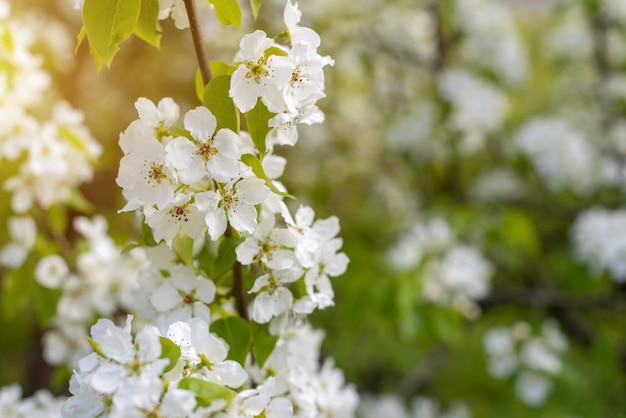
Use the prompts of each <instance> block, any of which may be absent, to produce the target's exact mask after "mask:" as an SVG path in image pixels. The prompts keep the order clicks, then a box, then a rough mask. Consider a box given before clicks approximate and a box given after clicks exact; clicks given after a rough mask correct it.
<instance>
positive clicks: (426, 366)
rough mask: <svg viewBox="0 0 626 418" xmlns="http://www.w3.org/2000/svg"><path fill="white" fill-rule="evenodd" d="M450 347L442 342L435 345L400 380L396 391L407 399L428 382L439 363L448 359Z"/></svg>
mask: <svg viewBox="0 0 626 418" xmlns="http://www.w3.org/2000/svg"><path fill="white" fill-rule="evenodd" d="M449 355H450V347H448V346H447V345H445V344H443V343H439V344H438V345H437V346H435V347H434V348H433V349H432V350H431V351H430V352H429V353H428V355H427V356H426V359H424V361H422V362H421V363H420V364H419V365H418V366H417V367H416V368H415V369H413V370H412V371H411V372H409V374H408V375H407V376H406V377H405V378H404V379H403V380H402V382H400V385H399V387H398V393H399V394H400V396H402V397H404V398H406V399H409V398H410V397H412V396H413V395H415V394H416V393H417V392H419V391H420V389H421V388H423V387H424V385H425V384H426V383H428V382H429V381H430V380H431V379H432V378H433V376H434V375H435V374H436V373H437V371H438V370H439V368H440V367H441V365H443V363H444V362H445V361H446V360H447V359H448V356H449Z"/></svg>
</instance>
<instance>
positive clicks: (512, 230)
mask: <svg viewBox="0 0 626 418" xmlns="http://www.w3.org/2000/svg"><path fill="white" fill-rule="evenodd" d="M501 230H502V231H506V232H505V234H504V235H503V241H505V242H507V243H508V244H509V245H510V246H511V248H513V249H515V250H521V251H523V252H525V253H526V254H530V255H534V254H537V253H538V252H539V238H538V237H537V232H536V230H535V226H534V225H533V222H532V220H531V219H530V218H529V217H528V215H526V214H525V213H524V212H522V211H518V210H513V209H511V210H509V211H507V212H506V214H505V216H504V219H503V220H502V225H501Z"/></svg>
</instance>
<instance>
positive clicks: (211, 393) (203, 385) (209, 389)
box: [178, 377, 235, 407]
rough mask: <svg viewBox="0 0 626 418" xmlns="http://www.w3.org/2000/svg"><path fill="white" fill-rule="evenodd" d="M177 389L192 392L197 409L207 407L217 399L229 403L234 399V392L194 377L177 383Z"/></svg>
mask: <svg viewBox="0 0 626 418" xmlns="http://www.w3.org/2000/svg"><path fill="white" fill-rule="evenodd" d="M178 388H179V389H187V390H190V391H192V392H194V393H195V394H196V402H197V403H198V407H204V406H208V405H210V404H211V402H213V401H215V400H217V399H224V400H225V401H226V402H230V401H232V400H233V398H234V397H235V391H233V390H231V389H228V388H227V387H226V386H222V385H218V384H217V383H212V382H207V381H206V380H201V379H197V378H195V377H186V378H184V379H183V380H181V381H180V383H178Z"/></svg>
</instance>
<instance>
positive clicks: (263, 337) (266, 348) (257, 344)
mask: <svg viewBox="0 0 626 418" xmlns="http://www.w3.org/2000/svg"><path fill="white" fill-rule="evenodd" d="M250 331H252V354H254V360H255V361H256V362H257V364H258V366H259V367H263V365H264V364H265V362H266V361H267V359H268V357H269V356H270V354H272V351H274V347H275V346H276V342H277V341H278V337H276V336H274V335H271V334H270V326H269V324H257V323H256V322H250Z"/></svg>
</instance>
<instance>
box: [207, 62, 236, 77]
mask: <svg viewBox="0 0 626 418" xmlns="http://www.w3.org/2000/svg"><path fill="white" fill-rule="evenodd" d="M209 66H210V67H211V74H213V77H219V76H221V75H231V74H232V72H233V70H232V69H231V67H230V65H228V64H227V63H225V62H222V61H209Z"/></svg>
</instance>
